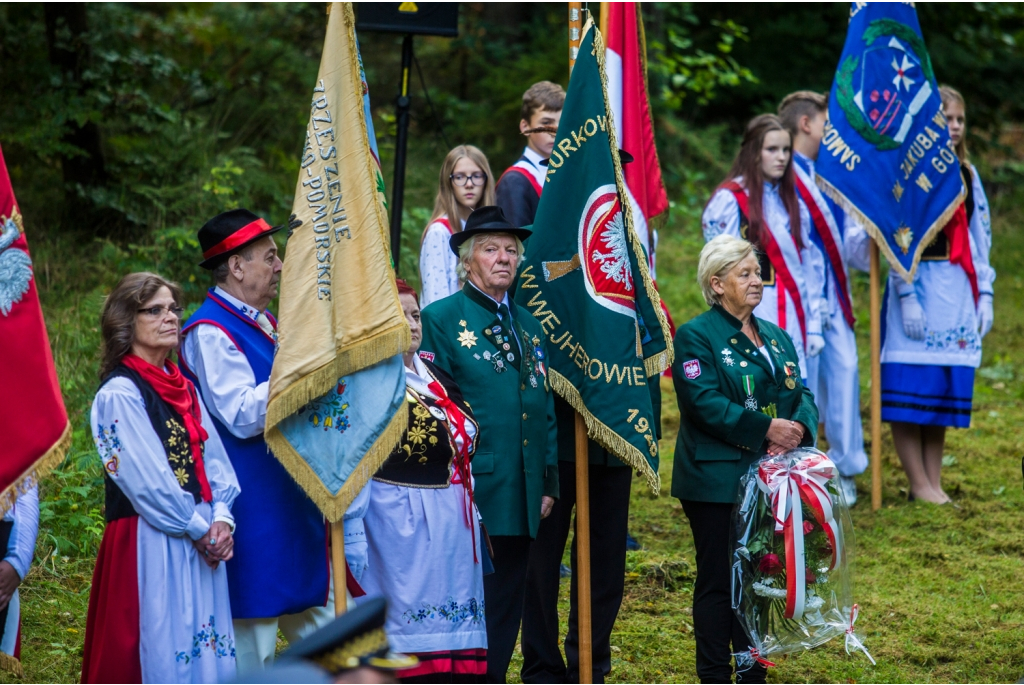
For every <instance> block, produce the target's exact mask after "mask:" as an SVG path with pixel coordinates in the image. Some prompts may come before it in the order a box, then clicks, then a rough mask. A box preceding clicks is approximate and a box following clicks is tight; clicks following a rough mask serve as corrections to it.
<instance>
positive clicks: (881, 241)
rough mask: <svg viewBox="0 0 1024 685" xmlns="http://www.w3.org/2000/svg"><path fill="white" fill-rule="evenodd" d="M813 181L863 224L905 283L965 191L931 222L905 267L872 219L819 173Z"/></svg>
mask: <svg viewBox="0 0 1024 685" xmlns="http://www.w3.org/2000/svg"><path fill="white" fill-rule="evenodd" d="M814 180H815V182H816V183H817V184H818V187H819V188H820V189H821V191H822V192H823V193H825V194H826V195H828V196H829V197H830V198H831V199H832V200H833V201H834V202H835V203H836V204H838V205H839V206H840V207H842V208H843V211H845V212H847V213H849V214H850V215H852V216H853V217H854V218H855V219H857V220H858V221H860V222H861V224H863V225H864V228H865V229H866V230H867V232H868V235H870V236H871V237H872V238H873V239H874V241H875V243H876V244H877V245H878V249H879V250H881V252H882V254H883V255H885V258H886V260H887V261H888V262H889V266H890V267H891V268H892V269H894V270H895V271H896V273H898V274H899V275H900V277H901V278H902V279H903V280H904V281H906V282H907V283H913V282H914V274H915V273H916V272H917V266H918V264H919V263H920V261H921V255H922V254H923V253H924V251H925V250H926V249H927V248H928V246H929V245H931V243H932V240H934V239H935V236H936V235H937V234H938V232H939V231H941V230H942V229H944V228H945V227H946V224H948V223H949V222H950V220H951V219H952V218H953V215H954V214H955V213H956V210H957V209H959V208H960V205H961V204H963V202H964V197H965V191H964V189H963V188H961V189H960V194H959V195H957V198H956V200H955V201H954V202H953V203H952V204H950V205H949V206H948V207H946V209H945V210H943V212H942V214H940V215H939V217H938V218H937V219H936V220H935V221H933V222H932V225H931V226H929V227H928V230H926V231H925V233H924V237H923V238H922V239H921V241H920V242H919V243H918V244H917V248H916V249H915V250H914V257H913V259H912V260H911V262H910V269H905V268H904V267H903V265H902V264H901V263H900V261H899V259H897V257H896V253H895V252H893V249H892V246H891V245H890V244H889V241H888V239H887V237H886V235H885V233H884V232H883V231H882V230H881V229H880V228H879V227H878V225H877V224H875V222H874V221H872V220H871V219H869V218H868V217H867V215H866V214H864V212H862V211H860V209H859V208H858V207H857V206H856V205H855V204H853V202H851V201H850V199H849V198H848V197H846V196H845V195H844V194H843V193H842V192H841V191H840V190H839V189H838V188H836V187H835V186H834V185H832V184H831V183H829V182H828V181H826V180H825V179H824V178H822V177H821V174H816V175H815V177H814Z"/></svg>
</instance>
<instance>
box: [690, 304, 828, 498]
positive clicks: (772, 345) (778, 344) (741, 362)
mask: <svg viewBox="0 0 1024 685" xmlns="http://www.w3.org/2000/svg"><path fill="white" fill-rule="evenodd" d="M753 325H754V326H755V328H756V329H757V332H758V334H759V335H760V336H761V340H762V342H764V344H765V348H766V349H767V350H768V353H769V354H771V355H772V361H773V362H774V364H775V372H774V373H773V372H772V370H771V366H770V365H769V363H768V360H766V359H765V358H764V355H763V354H761V353H760V352H758V351H757V347H756V346H755V345H754V343H752V342H751V341H750V339H749V338H747V336H746V335H744V334H743V333H741V332H740V328H741V327H742V324H741V323H740V321H739V320H738V319H737V318H735V317H734V316H732V315H731V314H729V313H728V312H726V311H725V310H724V309H722V307H720V306H718V305H716V306H714V307H712V308H711V310H710V311H707V312H705V313H703V314H701V315H700V316H698V317H696V318H694V319H693V320H691V321H689V322H687V323H686V324H685V325H683V326H680V328H679V330H678V331H677V332H676V339H675V352H676V360H675V364H673V366H672V381H673V384H674V385H675V389H676V398H677V400H678V402H679V437H678V438H677V439H676V453H675V461H674V468H673V472H672V496H673V497H678V498H679V499H681V500H695V501H697V502H727V503H732V502H735V501H736V494H737V491H738V490H739V482H740V477H741V476H742V475H743V474H744V473H746V472H747V469H748V468H749V467H750V465H751V463H753V462H754V461H756V460H757V459H759V458H760V457H761V456H763V455H764V454H765V452H766V451H767V449H768V443H767V441H766V439H765V436H766V435H767V434H768V427H769V425H770V424H771V417H770V416H769V415H768V414H767V413H765V412H766V411H769V412H770V411H771V410H772V408H774V410H775V412H776V416H777V418H780V419H789V420H791V421H797V422H799V423H801V424H803V426H804V428H806V429H807V430H806V432H805V434H804V440H803V443H802V445H804V446H808V445H813V444H814V439H815V437H816V435H817V429H818V409H817V407H815V405H814V395H813V394H812V393H811V391H810V390H808V389H807V388H806V387H804V385H803V383H802V382H801V380H800V367H799V366H797V356H796V349H795V348H794V347H793V341H792V340H791V339H790V337H789V335H788V334H787V333H786V332H785V331H784V330H782V329H781V328H779V327H778V326H776V325H775V324H772V323H769V322H767V321H764V320H761V319H758V318H753ZM787 369H788V372H787ZM745 377H746V378H745ZM751 381H753V388H752V390H753V394H749V393H748V390H749V389H751V387H750V386H751ZM789 386H792V387H789Z"/></svg>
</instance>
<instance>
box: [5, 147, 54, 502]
mask: <svg viewBox="0 0 1024 685" xmlns="http://www.w3.org/2000/svg"><path fill="white" fill-rule="evenodd" d="M0 384H2V387H3V404H4V406H3V409H2V410H0V435H2V436H3V447H2V448H0V515H2V514H3V513H5V512H6V511H7V510H8V509H10V508H11V505H12V504H13V503H14V500H15V499H16V498H17V496H18V494H19V492H20V491H21V490H23V489H25V488H27V487H29V486H31V485H33V484H35V483H36V482H37V481H38V479H39V478H41V477H42V476H44V475H46V473H48V472H49V471H50V470H51V469H52V468H54V467H55V466H56V465H57V464H59V463H60V462H61V460H63V459H64V453H65V452H67V450H68V448H69V447H70V446H71V424H70V423H69V422H68V414H67V411H66V410H65V409H64V399H63V398H62V397H61V394H60V384H59V383H58V382H57V371H56V369H55V368H54V365H53V353H52V352H51V351H50V339H49V338H48V337H47V335H46V324H45V323H44V322H43V310H42V308H41V307H40V306H39V293H38V292H36V284H35V278H34V276H33V273H32V260H31V258H30V257H29V253H28V241H27V240H25V232H24V226H23V224H22V220H21V212H20V211H19V210H18V202H17V200H15V199H14V189H13V188H12V187H11V178H10V176H9V175H8V174H7V164H6V162H4V156H3V150H2V149H0Z"/></svg>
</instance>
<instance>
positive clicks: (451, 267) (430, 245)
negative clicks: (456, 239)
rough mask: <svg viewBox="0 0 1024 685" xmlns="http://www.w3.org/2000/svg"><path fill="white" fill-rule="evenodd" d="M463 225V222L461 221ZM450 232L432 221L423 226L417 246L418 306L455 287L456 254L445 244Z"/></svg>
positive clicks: (449, 293)
mask: <svg viewBox="0 0 1024 685" xmlns="http://www.w3.org/2000/svg"><path fill="white" fill-rule="evenodd" d="M462 225H463V226H465V225H466V222H465V221H463V222H462ZM451 235H452V234H451V233H450V232H449V231H448V229H447V228H445V226H444V224H442V223H440V222H438V221H435V222H433V223H432V224H430V225H429V226H427V230H426V233H424V234H423V244H422V245H421V246H420V309H425V308H426V306H427V305H428V304H430V303H431V302H434V301H436V300H442V299H444V298H446V297H448V296H449V295H452V294H454V293H456V292H458V291H459V288H461V287H462V285H461V284H460V283H459V274H458V266H459V258H458V257H456V256H455V253H454V252H452V249H451V248H450V247H449V246H448V239H449V238H451Z"/></svg>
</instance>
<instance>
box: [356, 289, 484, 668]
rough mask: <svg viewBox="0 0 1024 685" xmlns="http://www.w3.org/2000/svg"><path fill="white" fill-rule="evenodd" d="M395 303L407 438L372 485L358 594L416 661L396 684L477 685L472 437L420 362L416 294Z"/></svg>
mask: <svg viewBox="0 0 1024 685" xmlns="http://www.w3.org/2000/svg"><path fill="white" fill-rule="evenodd" d="M398 296H399V299H400V300H401V302H402V309H403V310H404V311H405V318H406V320H407V321H408V322H409V328H410V330H411V331H412V344H411V345H410V346H409V349H408V350H406V352H405V378H406V400H407V401H408V403H409V429H408V431H406V434H405V435H404V436H403V438H402V443H401V444H400V445H399V446H398V447H397V448H395V451H394V452H392V454H391V456H390V457H389V458H388V460H387V461H386V462H385V463H384V465H383V466H382V467H381V469H380V470H379V471H378V472H377V474H376V475H375V476H374V481H375V482H374V484H373V489H372V491H371V494H370V504H369V507H368V509H367V512H366V519H365V522H366V537H367V541H368V543H369V564H368V565H367V570H366V572H365V574H364V575H363V578H362V586H363V588H364V589H365V590H366V592H367V594H369V595H378V594H379V595H383V596H384V597H386V598H387V600H388V609H387V624H386V626H385V631H386V632H387V635H388V640H389V641H390V643H391V646H392V648H393V649H395V650H397V651H399V652H406V653H413V654H415V655H416V656H417V657H419V664H418V665H416V666H414V667H412V668H410V669H407V670H405V671H400V672H398V673H397V675H398V676H399V678H400V679H401V680H402V681H403V682H467V683H472V682H479V681H481V680H482V679H483V678H484V676H485V675H486V673H487V626H486V623H485V621H484V579H483V568H484V554H486V552H485V551H484V548H483V546H482V545H481V534H480V529H479V526H478V524H477V521H478V512H477V509H476V504H475V503H474V502H473V488H472V477H471V476H470V460H471V459H472V458H473V453H474V451H475V449H476V443H477V435H478V433H479V428H478V426H477V424H476V421H474V420H473V413H472V411H471V410H470V408H469V405H468V404H467V403H466V401H465V400H464V399H463V398H462V391H461V390H459V386H458V384H457V383H456V382H455V381H454V380H453V379H452V377H451V376H449V375H448V374H447V373H445V372H444V371H442V370H441V369H439V368H438V367H437V366H435V365H434V364H432V363H431V362H429V361H426V360H424V359H421V358H420V357H419V355H418V354H417V351H418V350H419V347H420V339H421V337H422V326H421V324H420V308H419V305H418V304H417V300H416V291H415V290H413V289H412V288H410V287H409V286H408V285H407V284H406V283H405V281H403V280H401V279H399V280H398ZM488 561H489V560H488Z"/></svg>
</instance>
